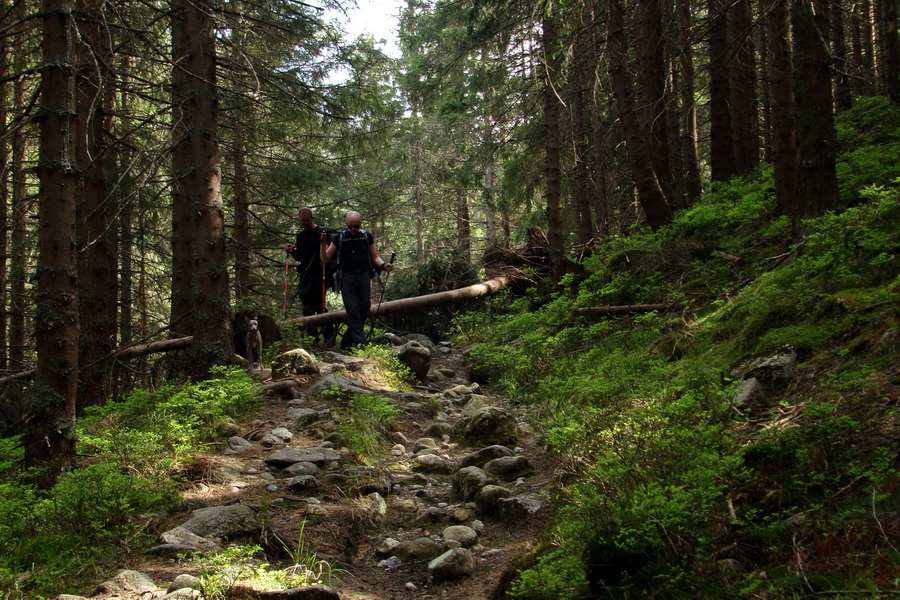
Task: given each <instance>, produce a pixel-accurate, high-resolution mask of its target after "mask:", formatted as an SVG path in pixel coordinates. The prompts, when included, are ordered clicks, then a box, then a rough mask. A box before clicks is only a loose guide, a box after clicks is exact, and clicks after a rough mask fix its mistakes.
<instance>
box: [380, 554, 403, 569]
mask: <svg viewBox="0 0 900 600" xmlns="http://www.w3.org/2000/svg"><path fill="white" fill-rule="evenodd" d="M402 564H403V561H402V560H400V559H399V558H398V557H396V556H392V557H390V558H386V559H384V560H382V561H380V562H379V563H378V568H379V569H396V568H397V567H399V566H400V565H402Z"/></svg>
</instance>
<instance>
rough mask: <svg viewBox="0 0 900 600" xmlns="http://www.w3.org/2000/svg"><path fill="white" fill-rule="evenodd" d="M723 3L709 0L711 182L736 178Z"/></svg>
mask: <svg viewBox="0 0 900 600" xmlns="http://www.w3.org/2000/svg"><path fill="white" fill-rule="evenodd" d="M726 5H727V2H726V0H709V3H708V10H709V17H708V18H709V163H710V171H711V173H710V178H711V179H712V180H713V181H727V180H728V179H731V178H732V177H734V176H735V175H736V174H737V172H738V171H737V164H736V163H735V160H734V140H733V137H732V135H733V133H734V129H733V128H732V124H731V109H730V107H729V104H730V102H731V87H730V83H729V77H728V65H729V62H730V60H729V51H730V50H729V39H728V21H727V19H726Z"/></svg>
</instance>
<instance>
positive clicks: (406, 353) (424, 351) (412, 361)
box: [392, 341, 431, 380]
mask: <svg viewBox="0 0 900 600" xmlns="http://www.w3.org/2000/svg"><path fill="white" fill-rule="evenodd" d="M392 353H393V354H394V355H395V356H396V357H397V360H398V361H400V363H401V364H403V365H406V366H407V367H408V368H409V370H410V371H411V372H412V374H413V375H414V376H415V378H416V379H419V380H424V379H425V377H426V376H427V375H428V370H429V369H430V368H431V350H429V349H428V348H426V347H425V346H423V345H422V344H420V343H419V342H415V341H412V342H407V343H405V344H403V345H402V346H397V347H396V348H394V350H393V351H392Z"/></svg>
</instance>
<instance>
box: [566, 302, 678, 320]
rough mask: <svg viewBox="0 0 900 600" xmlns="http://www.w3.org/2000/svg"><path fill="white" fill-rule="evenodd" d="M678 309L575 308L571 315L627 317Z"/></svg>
mask: <svg viewBox="0 0 900 600" xmlns="http://www.w3.org/2000/svg"><path fill="white" fill-rule="evenodd" d="M672 308H678V305H677V304H671V303H670V304H629V305H626V306H587V307H584V308H576V309H574V310H573V311H572V313H573V314H574V315H575V316H576V317H607V316H609V315H628V314H634V313H647V312H653V311H654V310H660V311H662V310H669V309H672Z"/></svg>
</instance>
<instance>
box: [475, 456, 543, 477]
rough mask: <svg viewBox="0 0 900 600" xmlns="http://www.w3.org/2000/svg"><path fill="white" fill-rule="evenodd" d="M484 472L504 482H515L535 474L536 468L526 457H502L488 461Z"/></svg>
mask: <svg viewBox="0 0 900 600" xmlns="http://www.w3.org/2000/svg"><path fill="white" fill-rule="evenodd" d="M484 471H485V473H488V474H489V475H494V476H496V477H498V478H499V479H502V480H503V481H515V480H516V479H517V478H519V477H523V476H525V475H530V474H532V473H534V467H533V466H532V465H531V461H529V460H528V459H527V458H525V457H524V456H502V457H500V458H495V459H493V460H490V461H488V462H487V464H486V465H484Z"/></svg>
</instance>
